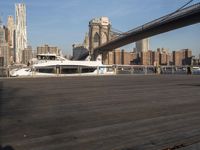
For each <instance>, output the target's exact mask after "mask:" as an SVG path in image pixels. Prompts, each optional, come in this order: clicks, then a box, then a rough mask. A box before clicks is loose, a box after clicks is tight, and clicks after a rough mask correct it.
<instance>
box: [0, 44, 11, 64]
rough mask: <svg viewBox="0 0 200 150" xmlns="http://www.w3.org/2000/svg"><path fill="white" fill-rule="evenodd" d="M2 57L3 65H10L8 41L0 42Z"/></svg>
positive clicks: (0, 55) (0, 54)
mask: <svg viewBox="0 0 200 150" xmlns="http://www.w3.org/2000/svg"><path fill="white" fill-rule="evenodd" d="M0 57H3V65H4V66H8V65H9V64H10V57H9V48H8V43H6V42H4V43H0Z"/></svg>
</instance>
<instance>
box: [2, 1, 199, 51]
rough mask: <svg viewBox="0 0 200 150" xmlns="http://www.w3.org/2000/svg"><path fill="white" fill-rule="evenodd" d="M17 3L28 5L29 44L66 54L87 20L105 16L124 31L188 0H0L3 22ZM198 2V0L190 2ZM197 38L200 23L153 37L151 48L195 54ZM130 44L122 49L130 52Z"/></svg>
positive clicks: (81, 34) (79, 39)
mask: <svg viewBox="0 0 200 150" xmlns="http://www.w3.org/2000/svg"><path fill="white" fill-rule="evenodd" d="M20 2H24V3H26V6H27V30H28V41H29V44H30V45H31V46H33V47H34V48H36V46H40V45H43V44H50V45H55V46H58V47H59V48H61V49H62V50H63V52H64V53H68V54H69V53H71V51H72V44H74V43H82V41H83V39H84V36H85V33H86V32H88V22H89V21H90V20H91V19H92V18H94V17H99V16H108V17H109V18H110V20H111V22H112V26H113V27H114V28H116V29H118V30H120V31H124V32H125V31H128V30H130V29H133V28H135V27H137V26H140V25H142V24H144V23H147V22H149V21H151V20H153V19H156V18H158V17H161V16H163V15H166V14H168V13H170V12H172V11H175V10H176V9H177V8H179V7H180V6H182V5H183V4H185V3H186V2H188V0H109V1H108V0H0V13H2V15H3V21H4V24H5V23H6V19H7V16H8V15H14V13H15V10H14V9H15V7H14V4H15V3H20ZM197 2H200V0H194V2H193V3H191V4H194V3H197ZM191 4H190V5H191ZM199 41H200V24H196V25H192V26H189V27H185V28H182V29H178V30H175V31H171V32H168V33H164V34H161V35H157V36H154V37H152V38H151V39H150V48H151V49H152V50H156V48H158V47H164V48H168V49H169V50H170V51H172V50H179V49H183V48H191V49H192V50H193V54H194V55H198V54H199V53H200V42H199ZM133 46H134V44H131V45H128V46H126V47H125V48H126V49H127V50H128V51H130V50H132V48H133Z"/></svg>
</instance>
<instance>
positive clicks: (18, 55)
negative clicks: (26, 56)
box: [15, 3, 27, 63]
mask: <svg viewBox="0 0 200 150" xmlns="http://www.w3.org/2000/svg"><path fill="white" fill-rule="evenodd" d="M15 17H16V18H15V19H16V23H15V25H16V29H15V35H16V37H15V40H16V41H15V44H16V45H15V61H16V63H21V62H22V51H23V50H24V49H25V48H27V31H26V5H25V4H23V3H21V4H15Z"/></svg>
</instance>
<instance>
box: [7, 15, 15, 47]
mask: <svg viewBox="0 0 200 150" xmlns="http://www.w3.org/2000/svg"><path fill="white" fill-rule="evenodd" d="M7 28H8V44H9V47H10V48H14V30H15V23H14V17H13V16H8V20H7Z"/></svg>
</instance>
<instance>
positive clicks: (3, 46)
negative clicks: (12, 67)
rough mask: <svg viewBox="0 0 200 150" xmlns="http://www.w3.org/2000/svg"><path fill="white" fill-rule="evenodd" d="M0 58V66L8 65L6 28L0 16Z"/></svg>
mask: <svg viewBox="0 0 200 150" xmlns="http://www.w3.org/2000/svg"><path fill="white" fill-rule="evenodd" d="M0 58H1V66H7V65H9V50H8V43H7V41H6V28H5V27H4V26H3V23H2V21H1V18H0Z"/></svg>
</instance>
